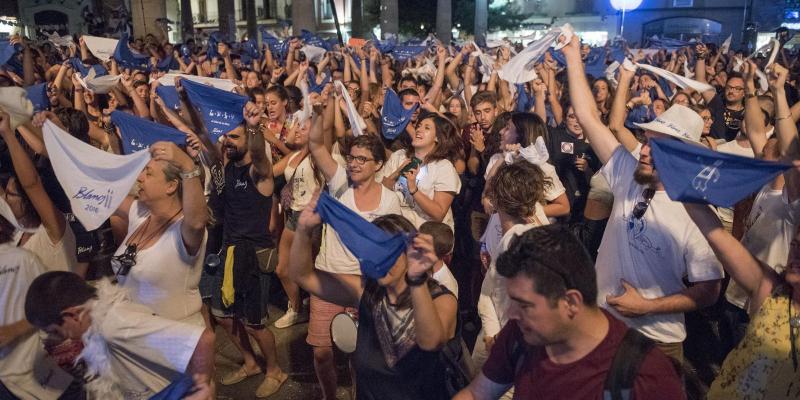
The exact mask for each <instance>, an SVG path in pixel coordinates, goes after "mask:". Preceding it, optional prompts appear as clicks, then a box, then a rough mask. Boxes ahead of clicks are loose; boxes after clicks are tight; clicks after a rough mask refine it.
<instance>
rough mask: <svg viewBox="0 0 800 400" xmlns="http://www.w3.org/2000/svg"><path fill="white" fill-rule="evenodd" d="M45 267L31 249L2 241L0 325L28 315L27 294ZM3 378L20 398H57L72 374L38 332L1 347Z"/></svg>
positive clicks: (1, 375) (0, 367) (0, 376)
mask: <svg viewBox="0 0 800 400" xmlns="http://www.w3.org/2000/svg"><path fill="white" fill-rule="evenodd" d="M45 271H46V270H45V267H44V266H43V265H42V263H41V262H39V258H38V257H36V255H34V254H33V253H32V252H30V251H28V250H25V249H21V248H19V247H15V246H12V245H11V244H10V243H4V244H0V310H3V312H2V313H1V314H0V326H5V325H10V324H13V323H15V322H19V321H22V320H24V319H25V295H26V293H27V292H28V288H29V287H30V285H31V283H32V282H33V280H34V279H35V278H36V277H37V276H39V275H41V274H43V273H44V272H45ZM0 381H2V382H3V384H4V385H5V386H6V387H7V388H8V390H10V391H11V393H13V394H14V395H15V396H17V397H19V398H21V399H42V400H51V399H57V398H58V397H59V396H61V394H62V393H63V392H64V390H65V389H66V388H67V386H69V384H70V382H72V377H71V376H69V375H68V374H67V373H66V372H64V371H63V370H62V369H61V368H59V367H58V366H56V365H55V363H54V362H53V361H52V359H51V358H49V357H48V356H47V355H46V353H45V351H44V345H43V344H42V340H41V337H40V336H39V333H38V332H31V333H29V334H27V335H25V336H23V337H21V338H19V339H17V340H15V341H14V342H12V343H10V344H9V345H7V346H5V347H0Z"/></svg>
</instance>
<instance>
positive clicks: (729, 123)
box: [708, 93, 744, 140]
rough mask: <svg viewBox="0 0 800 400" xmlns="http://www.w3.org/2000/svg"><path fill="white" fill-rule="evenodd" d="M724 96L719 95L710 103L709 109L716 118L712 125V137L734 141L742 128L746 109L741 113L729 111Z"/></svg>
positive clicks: (740, 111)
mask: <svg viewBox="0 0 800 400" xmlns="http://www.w3.org/2000/svg"><path fill="white" fill-rule="evenodd" d="M723 96H724V94H719V93H717V94H716V95H715V96H714V98H713V99H711V102H709V103H708V109H709V110H710V111H711V116H712V117H713V118H714V122H713V123H712V124H711V136H713V137H715V138H717V139H725V140H733V139H735V138H736V135H737V134H738V133H739V130H740V129H741V127H742V121H744V107H742V109H741V110H739V111H736V110H731V109H729V108H728V107H726V106H725V103H724V102H723V99H722V97H723Z"/></svg>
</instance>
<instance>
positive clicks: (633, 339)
mask: <svg viewBox="0 0 800 400" xmlns="http://www.w3.org/2000/svg"><path fill="white" fill-rule="evenodd" d="M654 346H655V342H653V341H652V340H650V339H648V338H647V337H646V336H644V335H642V334H641V333H639V331H637V330H636V329H628V331H627V332H626V333H625V337H624V338H623V339H622V343H620V345H619V348H617V352H616V354H615V355H614V360H613V361H612V362H611V368H609V370H608V375H606V383H605V386H604V387H603V399H604V400H628V399H630V398H631V392H632V390H633V383H634V381H635V380H636V377H637V376H638V375H639V368H640V367H641V366H642V363H643V362H644V358H645V357H646V356H647V354H648V353H649V352H650V350H652V349H653V347H654Z"/></svg>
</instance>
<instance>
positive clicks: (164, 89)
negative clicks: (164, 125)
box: [156, 85, 181, 111]
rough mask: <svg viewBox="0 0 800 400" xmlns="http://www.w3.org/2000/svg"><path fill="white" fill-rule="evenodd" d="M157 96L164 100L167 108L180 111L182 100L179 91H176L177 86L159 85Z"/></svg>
mask: <svg viewBox="0 0 800 400" xmlns="http://www.w3.org/2000/svg"><path fill="white" fill-rule="evenodd" d="M156 94H157V95H158V97H161V100H164V104H166V106H167V107H169V108H171V109H173V110H176V111H177V110H180V108H181V99H180V97H178V90H177V89H175V86H164V85H158V86H156Z"/></svg>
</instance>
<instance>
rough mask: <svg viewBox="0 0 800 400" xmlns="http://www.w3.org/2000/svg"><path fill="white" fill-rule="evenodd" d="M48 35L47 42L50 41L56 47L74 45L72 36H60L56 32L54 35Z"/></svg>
mask: <svg viewBox="0 0 800 400" xmlns="http://www.w3.org/2000/svg"><path fill="white" fill-rule="evenodd" d="M46 35H47V40H49V41H50V42H52V43H53V44H54V45H56V46H69V45H70V43H74V42H73V41H72V36H70V35H64V36H60V35H59V34H58V32H56V31H53V33H47V34H46Z"/></svg>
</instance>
